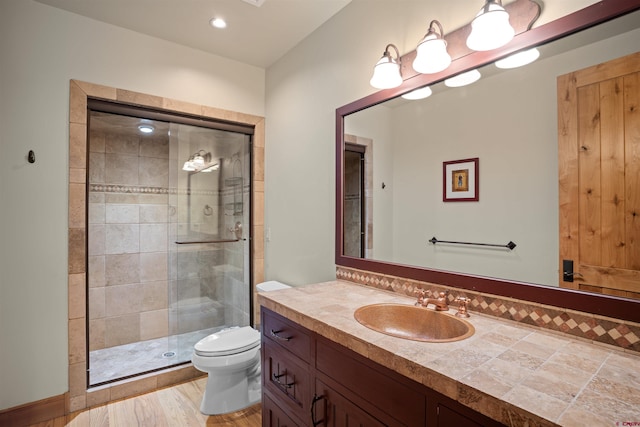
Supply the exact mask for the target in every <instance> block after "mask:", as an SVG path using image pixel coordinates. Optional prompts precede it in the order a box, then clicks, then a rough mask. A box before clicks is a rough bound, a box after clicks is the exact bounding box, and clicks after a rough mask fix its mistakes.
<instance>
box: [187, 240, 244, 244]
mask: <svg viewBox="0 0 640 427" xmlns="http://www.w3.org/2000/svg"><path fill="white" fill-rule="evenodd" d="M240 240H244V239H222V240H179V241H177V242H176V244H177V245H195V244H198V243H233V242H239V241H240Z"/></svg>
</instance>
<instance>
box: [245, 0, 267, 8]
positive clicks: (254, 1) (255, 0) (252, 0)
mask: <svg viewBox="0 0 640 427" xmlns="http://www.w3.org/2000/svg"><path fill="white" fill-rule="evenodd" d="M242 1H244V2H245V3H249V4H251V5H253V6H255V7H260V6H262V3H264V2H265V0H242Z"/></svg>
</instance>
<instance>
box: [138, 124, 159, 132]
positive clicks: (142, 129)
mask: <svg viewBox="0 0 640 427" xmlns="http://www.w3.org/2000/svg"><path fill="white" fill-rule="evenodd" d="M138 130H139V131H140V132H142V133H144V134H150V133H153V131H154V130H156V128H154V127H153V125H139V126H138Z"/></svg>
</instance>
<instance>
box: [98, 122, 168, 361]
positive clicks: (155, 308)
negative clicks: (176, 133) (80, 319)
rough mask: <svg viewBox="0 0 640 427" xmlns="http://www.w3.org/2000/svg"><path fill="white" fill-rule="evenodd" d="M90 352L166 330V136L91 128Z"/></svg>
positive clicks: (141, 338) (143, 338) (155, 336)
mask: <svg viewBox="0 0 640 427" xmlns="http://www.w3.org/2000/svg"><path fill="white" fill-rule="evenodd" d="M89 148H90V152H89V176H88V178H89V196H88V197H89V215H88V219H89V242H88V243H89V245H88V247H89V272H88V282H89V290H88V291H89V307H90V311H89V328H90V333H89V337H90V345H89V348H90V350H97V349H101V348H105V347H112V346H115V345H121V344H127V343H131V342H136V341H140V340H147V339H153V338H158V337H162V336H166V335H167V333H168V313H167V310H168V292H167V289H168V283H167V269H168V265H167V235H168V222H169V209H168V198H169V195H168V184H169V174H168V170H169V140H168V137H167V136H166V135H165V136H159V137H154V136H135V137H131V136H128V137H123V136H122V135H117V134H105V133H97V132H92V133H91V135H90V144H89Z"/></svg>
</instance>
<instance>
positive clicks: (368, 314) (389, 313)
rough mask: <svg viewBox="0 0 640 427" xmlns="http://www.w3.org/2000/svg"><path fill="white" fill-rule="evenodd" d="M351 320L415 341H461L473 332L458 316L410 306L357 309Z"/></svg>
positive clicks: (470, 326)
mask: <svg viewBox="0 0 640 427" xmlns="http://www.w3.org/2000/svg"><path fill="white" fill-rule="evenodd" d="M354 317H355V318H356V320H357V321H358V322H360V323H361V324H362V325H364V326H366V327H367V328H369V329H373V330H374V331H378V332H382V333H383V334H387V335H393V336H394V337H398V338H405V339H408V340H414V341H425V342H452V341H460V340H463V339H465V338H469V337H470V336H471V335H473V334H474V333H475V331H476V330H475V328H474V327H473V325H472V324H471V323H469V322H467V321H466V320H463V319H461V318H459V317H454V316H450V315H448V314H444V313H439V312H436V311H433V310H429V309H426V308H424V307H416V306H413V305H402V304H372V305H365V306H363V307H360V308H359V309H357V310H356V312H355V313H354Z"/></svg>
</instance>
